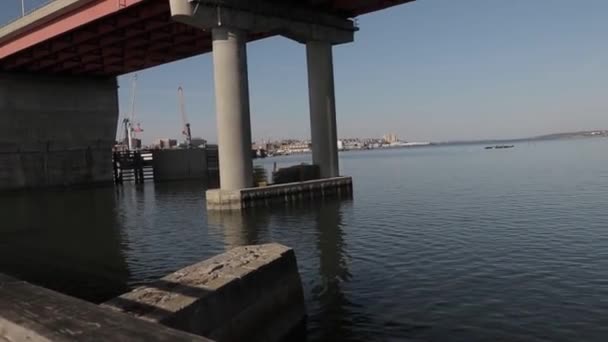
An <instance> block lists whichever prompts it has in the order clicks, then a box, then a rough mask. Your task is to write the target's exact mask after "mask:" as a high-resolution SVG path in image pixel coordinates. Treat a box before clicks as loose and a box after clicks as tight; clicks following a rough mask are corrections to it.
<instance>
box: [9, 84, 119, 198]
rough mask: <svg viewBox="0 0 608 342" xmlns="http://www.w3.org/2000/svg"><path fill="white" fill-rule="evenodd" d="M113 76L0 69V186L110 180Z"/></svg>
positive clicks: (114, 110) (114, 117) (115, 107)
mask: <svg viewBox="0 0 608 342" xmlns="http://www.w3.org/2000/svg"><path fill="white" fill-rule="evenodd" d="M117 120H118V96H117V83H116V79H115V78H74V77H52V76H42V75H35V76H34V75H24V74H10V73H0V123H1V124H0V191H1V190H12V189H26V188H38V187H49V186H69V185H80V184H92V183H106V182H107V183H110V182H111V181H112V162H111V160H112V155H111V149H112V145H113V143H114V138H115V135H116V127H117Z"/></svg>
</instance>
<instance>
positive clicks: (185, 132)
mask: <svg viewBox="0 0 608 342" xmlns="http://www.w3.org/2000/svg"><path fill="white" fill-rule="evenodd" d="M177 97H178V101H179V110H180V112H181V114H182V125H183V126H182V134H183V135H185V136H186V147H187V148H192V132H191V131H190V123H189V122H188V115H187V114H186V104H185V103H184V89H183V88H182V87H181V86H180V87H179V88H177Z"/></svg>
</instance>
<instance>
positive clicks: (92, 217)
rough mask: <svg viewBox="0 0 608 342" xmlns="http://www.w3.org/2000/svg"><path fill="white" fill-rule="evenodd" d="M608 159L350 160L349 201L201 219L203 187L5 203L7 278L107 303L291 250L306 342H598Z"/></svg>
mask: <svg viewBox="0 0 608 342" xmlns="http://www.w3.org/2000/svg"><path fill="white" fill-rule="evenodd" d="M607 151H608V139H601V138H597V139H587V140H573V141H558V142H541V143H533V144H528V143H522V144H518V145H517V146H516V147H515V148H514V149H510V150H484V149H483V146H474V145H471V146H452V147H432V148H416V149H406V150H403V149H402V150H390V151H366V152H347V153H343V154H341V156H340V158H341V167H342V171H343V173H344V174H348V175H352V176H353V177H354V182H355V183H354V186H355V189H354V198H353V200H348V201H332V200H326V201H316V202H314V203H301V204H292V205H286V206H283V207H280V208H274V209H259V208H256V209H255V210H254V211H251V212H248V213H247V214H245V215H226V214H223V215H217V214H214V215H212V214H210V213H207V212H206V211H205V209H204V207H205V202H204V198H203V192H204V189H203V188H202V186H200V185H198V184H196V183H167V184H157V185H154V184H145V185H143V186H138V187H136V186H129V185H127V186H124V187H123V188H119V189H117V190H116V189H113V188H106V189H95V190H77V191H71V192H42V193H36V194H10V195H4V196H0V210H1V212H0V213H1V217H2V226H1V227H0V272H5V273H9V274H13V275H16V276H18V277H21V278H23V279H27V280H30V281H33V282H36V283H38V284H42V285H45V286H48V287H51V288H54V289H58V290H61V291H63V292H66V293H69V294H72V295H75V296H78V297H81V298H85V299H88V300H92V301H96V302H99V301H103V300H105V299H108V298H111V297H112V296H115V295H117V294H120V293H122V292H124V291H126V290H128V289H129V288H132V287H134V286H137V285H138V284H142V283H145V282H147V281H150V280H153V279H157V278H159V277H161V276H164V275H166V274H167V273H170V272H172V271H174V270H176V269H179V268H181V267H183V266H186V265H189V264H191V263H194V262H197V261H199V260H201V259H204V258H206V257H209V256H211V255H214V254H216V253H220V252H222V251H224V250H226V249H229V248H231V247H234V246H238V245H242V244H252V243H262V242H268V241H278V242H281V243H283V244H286V245H289V246H292V247H293V248H295V250H296V254H297V257H298V263H299V267H300V272H301V274H302V279H303V283H304V289H305V294H306V303H307V308H308V312H309V314H310V319H309V324H308V338H309V340H311V341H317V340H330V341H339V340H345V341H346V340H353V341H354V340H360V341H363V340H365V341H370V340H374V341H376V340H377V341H390V340H451V341H487V340H525V341H573V340H576V341H578V340H586V341H590V340H597V341H603V340H605V339H606V338H607V337H608V324H606V323H608V321H607V318H606V317H608V154H607ZM309 158H310V156H309V155H303V156H296V157H282V158H274V159H266V160H264V161H261V162H259V163H261V166H263V167H265V168H267V169H271V168H272V165H273V163H274V162H277V163H278V164H279V166H281V165H288V164H294V163H297V162H299V161H301V160H308V159H309Z"/></svg>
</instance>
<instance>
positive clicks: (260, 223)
mask: <svg viewBox="0 0 608 342" xmlns="http://www.w3.org/2000/svg"><path fill="white" fill-rule="evenodd" d="M351 205H352V203H351V201H350V200H339V199H332V200H328V199H326V200H322V199H320V200H315V201H314V202H312V201H311V202H300V203H295V204H287V205H283V206H275V207H273V208H252V209H251V210H248V211H245V212H208V213H207V219H208V226H209V227H214V228H213V229H216V230H218V231H221V233H222V234H223V236H224V243H225V246H226V249H230V248H233V247H236V246H242V245H249V244H257V243H264V242H269V241H276V242H280V243H283V244H285V245H287V246H291V247H294V249H295V250H296V255H297V258H298V264H299V268H300V273H301V274H302V280H303V283H304V288H305V292H306V297H307V298H306V300H307V303H308V304H307V305H308V312H309V316H310V318H309V322H308V325H309V329H308V331H309V336H308V338H309V339H310V340H341V341H343V340H350V339H354V338H355V336H354V332H353V325H354V324H365V322H367V321H369V320H368V319H367V318H366V317H365V316H363V315H362V314H361V313H360V311H361V310H359V309H358V308H357V305H356V304H354V303H353V302H352V301H351V299H349V295H348V293H347V286H348V283H349V282H350V280H351V278H352V275H351V272H350V270H349V264H350V259H351V258H350V255H349V254H348V252H347V249H348V246H347V242H346V238H345V231H344V224H343V217H342V216H343V210H344V209H345V208H348V209H350V207H351ZM302 222H309V223H310V225H309V226H306V225H303V224H302ZM355 311H357V312H358V313H357V314H355ZM359 337H361V334H359V335H358V336H357V338H359Z"/></svg>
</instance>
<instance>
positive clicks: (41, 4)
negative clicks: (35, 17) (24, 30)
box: [0, 0, 57, 26]
mask: <svg viewBox="0 0 608 342" xmlns="http://www.w3.org/2000/svg"><path fill="white" fill-rule="evenodd" d="M14 1H15V6H20V5H21V4H20V3H19V1H20V0H14ZM24 1H25V6H27V0H24ZM55 1H57V0H45V1H39V2H36V4H35V5H34V6H32V7H29V8H28V9H26V10H25V12H24V13H23V15H19V16H18V17H16V18H12V19H9V20H8V21H6V22H5V23H1V24H0V26H6V25H10V24H11V23H14V22H15V21H17V20H19V19H21V18H23V17H25V16H26V15H28V14H31V13H32V12H35V11H37V10H38V9H40V8H42V7H44V6H46V5H48V4H50V3H51V2H55Z"/></svg>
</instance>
